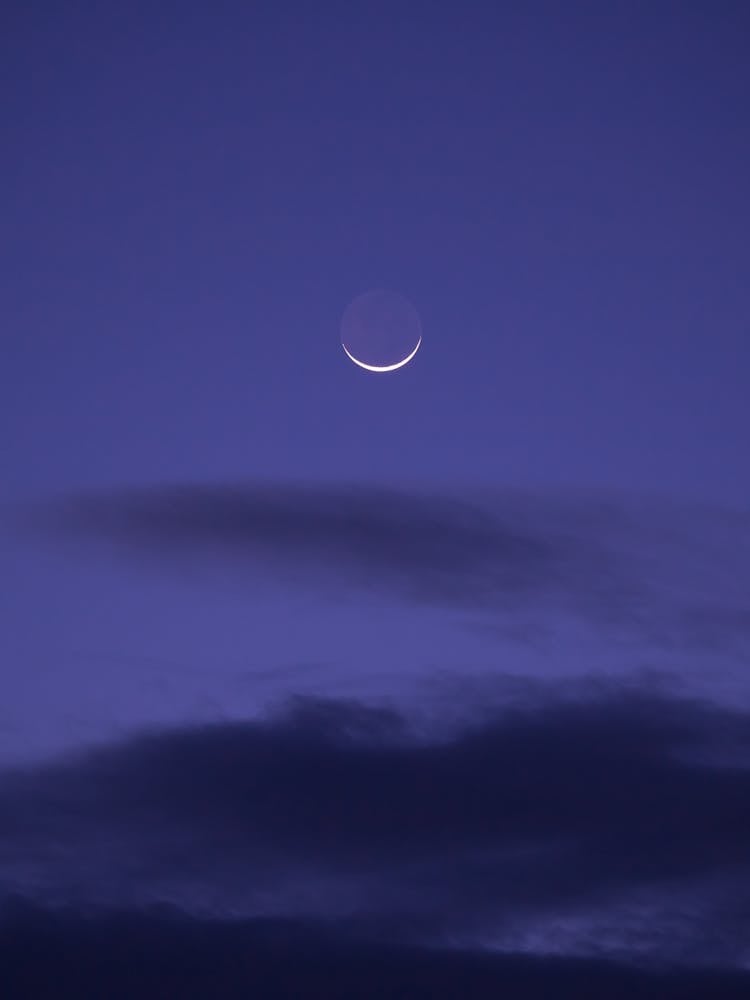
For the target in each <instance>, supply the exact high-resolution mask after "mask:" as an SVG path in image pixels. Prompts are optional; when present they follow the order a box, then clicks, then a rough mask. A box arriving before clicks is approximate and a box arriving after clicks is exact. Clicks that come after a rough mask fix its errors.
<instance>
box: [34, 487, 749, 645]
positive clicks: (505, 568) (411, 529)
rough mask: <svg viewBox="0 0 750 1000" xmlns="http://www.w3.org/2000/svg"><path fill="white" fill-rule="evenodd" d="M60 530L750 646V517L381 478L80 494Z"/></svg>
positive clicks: (507, 615)
mask: <svg viewBox="0 0 750 1000" xmlns="http://www.w3.org/2000/svg"><path fill="white" fill-rule="evenodd" d="M42 521H43V522H44V524H45V525H46V526H47V527H53V528H54V529H55V530H56V531H57V532H58V533H60V534H63V535H67V536H68V537H74V538H78V539H97V538H98V539H100V540H106V541H109V542H111V543H114V544H117V545H118V546H121V547H123V548H124V549H125V550H126V551H128V552H130V553H133V554H138V555H140V556H142V557H145V558H148V559H149V560H158V561H161V562H164V563H171V564H178V565H180V566H185V565H193V566H197V567H200V566H206V565H207V564H215V563H217V562H218V563H220V564H223V565H231V566H233V567H236V568H239V569H240V570H241V571H243V572H247V573H249V574H254V575H255V577H256V578H257V577H258V576H260V577H263V576H266V577H267V576H269V575H273V574H279V573H285V572H287V573H289V572H292V573H293V574H294V575H295V579H297V580H298V581H299V580H300V579H301V580H302V581H303V582H304V581H306V582H307V583H308V584H309V585H311V586H314V587H316V588H319V587H320V586H321V585H325V586H328V587H333V588H335V587H344V588H347V589H350V588H351V587H353V586H356V587H362V588H375V589H377V590H379V591H380V592H383V593H388V594H390V595H394V596H398V597H400V598H401V599H406V600H413V601H420V602H426V603H430V604H434V605H448V606H453V607H459V608H464V609H467V608H468V609H476V610H479V611H481V612H482V613H483V614H485V615H491V616H494V617H495V618H496V619H497V620H502V621H504V622H506V623H507V622H509V621H510V622H511V623H513V621H514V620H515V621H517V617H516V616H517V614H518V612H519V611H520V612H523V613H524V615H525V619H524V620H525V621H526V626H525V627H527V628H532V627H533V625H534V622H533V620H530V619H529V615H528V612H529V611H531V612H532V617H533V616H536V619H537V620H540V619H541V618H542V617H543V616H544V615H545V614H546V613H548V612H550V611H552V612H554V613H562V614H566V615H572V616H574V617H576V618H578V619H579V620H582V621H585V622H587V623H588V624H590V625H594V626H596V627H597V628H605V629H618V630H621V631H622V630H624V631H626V632H629V633H631V634H633V635H637V636H638V637H639V638H640V639H645V640H648V641H649V642H652V643H656V644H659V645H662V646H673V647H683V648H684V647H689V648H691V649H703V650H727V651H735V652H736V651H737V649H738V648H739V649H741V650H744V651H747V649H748V648H750V601H749V600H748V596H747V595H748V594H749V593H750V519H748V518H747V517H744V516H742V515H737V514H730V513H728V512H721V511H691V510H690V509H686V508H677V507H673V508H669V507H664V506H662V507H660V506H659V505H657V504H652V505H651V506H649V505H644V504H641V505H640V506H638V507H635V506H633V505H631V506H630V507H628V505H627V504H624V503H622V502H609V503H604V502H602V501H601V500H599V501H595V500H592V499H587V500H581V499H579V500H571V499H570V498H568V499H566V498H563V497H555V496H546V497H541V498H540V497H531V496H529V497H521V496H514V497H511V496H510V495H505V496H502V495H500V496H496V497H495V498H494V499H492V500H491V501H489V500H487V499H485V500H484V501H481V502H480V500H478V499H476V498H474V499H472V498H467V497H463V498H460V497H456V496H450V497H449V496H438V495H434V494H425V493H409V492H404V491H396V490H385V489H376V488H365V487H359V488H344V487H333V486H331V487H325V488H324V487H318V488H313V487H305V486H282V485H276V486H252V485H245V486H229V485H225V486H222V485H217V486H200V485H193V486H190V485H185V486H175V487H169V488H166V487H164V488H152V489H141V490H130V491H121V492H118V493H110V494H106V495H105V494H102V495H88V496H83V497H77V498H70V499H69V500H67V501H65V502H62V503H60V504H58V505H55V506H53V507H52V508H48V509H47V510H46V512H45V514H44V517H43V518H41V519H39V520H37V522H36V523H37V524H39V523H41V522H42Z"/></svg>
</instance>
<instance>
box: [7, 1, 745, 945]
mask: <svg viewBox="0 0 750 1000" xmlns="http://www.w3.org/2000/svg"><path fill="white" fill-rule="evenodd" d="M3 20H4V25H3V28H2V29H1V30H0V34H1V35H2V40H0V66H2V70H1V77H0V83H1V85H2V91H3V94H4V97H3V101H2V106H1V107H0V134H1V135H2V139H3V143H2V146H3V168H2V185H1V186H0V209H1V210H0V217H1V219H2V221H1V223H0V225H1V227H2V239H1V240H0V275H1V276H2V277H1V278H0V334H1V335H2V356H1V358H0V390H1V391H0V454H1V455H2V478H1V480H0V511H3V512H4V513H3V519H2V522H0V544H1V545H2V548H3V554H4V555H3V559H4V564H5V566H6V571H5V573H4V574H3V579H2V580H1V581H0V626H1V627H0V670H1V671H2V674H1V676H2V701H1V705H0V764H4V765H6V766H15V765H17V764H18V763H19V762H22V761H35V762H37V765H38V766H41V765H39V764H38V762H39V761H40V760H44V759H52V758H53V757H54V756H55V755H56V754H58V753H59V752H61V751H63V750H66V751H69V750H75V749H77V748H80V747H83V746H87V745H89V744H91V743H96V744H102V743H107V742H108V741H112V740H114V739H118V738H121V737H129V736H130V735H132V734H134V733H137V732H138V731H139V730H140V728H141V727H142V726H144V725H155V726H157V727H184V726H190V725H193V724H196V723H199V722H203V721H207V720H208V721H212V722H219V723H223V724H226V725H227V726H229V725H230V723H231V722H241V721H243V720H245V721H246V720H254V719H258V718H259V717H260V716H261V715H262V714H263V713H264V712H265V711H266V709H267V707H268V705H269V704H278V703H279V701H280V700H283V699H284V698H286V697H288V696H300V695H312V696H315V697H320V698H337V697H339V696H342V695H344V696H346V697H349V698H355V699H359V700H360V701H361V702H362V703H364V704H368V705H372V704H377V705H383V704H385V705H388V706H390V707H392V708H395V709H397V710H398V711H406V712H408V713H416V715H417V717H419V718H420V719H422V722H423V723H425V724H428V720H430V719H434V718H435V716H437V717H439V718H440V719H441V720H442V722H443V723H444V722H445V721H446V719H447V718H448V717H451V718H453V719H454V720H455V718H464V716H465V713H468V714H469V715H472V713H475V712H477V711H479V707H480V706H482V705H483V706H484V707H485V708H486V707H487V706H488V705H489V704H494V703H495V701H496V700H498V701H499V702H503V703H504V699H506V698H507V697H508V691H509V690H514V691H515V690H516V687H514V685H516V686H517V685H519V684H520V685H521V686H522V688H523V690H526V687H527V686H528V685H531V686H532V688H533V689H534V690H537V689H536V687H535V685H541V686H542V687H543V688H544V691H548V690H550V689H551V690H554V691H555V692H556V696H559V695H560V694H561V693H562V694H563V695H564V694H565V692H567V691H568V690H569V689H570V690H572V689H573V688H574V689H575V690H576V691H586V692H588V695H590V696H591V697H594V696H595V695H596V697H599V695H600V694H601V685H605V687H606V685H607V684H610V683H612V682H613V681H615V680H617V682H618V683H621V684H623V685H626V686H628V690H630V687H629V686H632V685H636V686H641V687H643V688H645V689H647V690H648V691H649V692H650V695H649V696H651V695H653V694H654V692H658V693H659V695H658V696H659V697H661V694H662V693H663V691H664V690H666V689H669V690H670V691H672V692H674V691H677V692H679V693H682V694H685V693H687V694H690V695H691V696H696V695H697V696H698V697H700V698H701V699H703V700H704V701H705V704H709V703H713V702H717V703H719V704H721V705H723V706H725V707H726V706H731V707H733V708H736V709H738V710H742V711H748V712H750V679H749V678H748V673H747V671H748V666H750V605H749V604H748V594H749V593H750V508H749V506H748V497H749V496H750V461H748V453H749V451H750V449H749V448H748V441H749V439H750V244H749V243H748V233H750V184H749V183H748V178H749V177H750V128H749V127H748V107H750V69H749V68H748V57H747V38H748V30H749V29H750V20H749V19H748V13H747V11H746V10H745V9H744V6H743V5H742V4H740V3H732V2H726V0H721V2H718V3H714V4H708V3H697V2H695V3H694V2H687V0H685V2H676V0H674V2H672V0H659V2H649V3H646V2H641V0H631V2H628V3H607V4H596V3H585V2H578V0H576V2H573V3H569V4H568V3H566V4H561V3H554V2H551V0H549V2H543V0H538V2H532V3H512V4H502V5H496V4H495V5H493V4H478V3H477V4H469V5H468V6H467V5H463V4H462V5H460V4H437V5H432V6H430V7H429V8H428V7H424V9H422V7H420V6H419V5H410V4H406V5H400V6H397V5H394V6H393V7H389V6H388V5H385V6H384V5H382V4H369V3H363V4H343V3H333V2H328V3H325V4H321V5H317V6H315V5H309V8H308V7H305V6H304V5H301V4H286V3H281V4H278V5H276V4H264V3H253V4H240V3H232V2H218V3H215V4H212V5H200V4H196V3H192V2H186V3H183V4H181V5H180V6H179V8H178V7H176V6H175V7H174V9H163V8H162V7H160V6H159V5H149V4H145V3H135V4H131V5H127V7H126V8H123V9H122V10H120V9H119V8H118V9H116V5H115V6H112V5H106V4H105V5H94V4H89V3H73V4H66V5H59V6H55V5H49V4H42V5H22V4H13V5H12V9H11V12H10V14H9V15H7V14H6V15H5V16H4V19H3ZM373 288H391V289H395V290H397V291H398V292H400V293H402V294H403V295H406V296H407V297H408V298H409V299H410V300H411V301H412V302H413V303H414V305H415V306H416V308H417V310H418V311H419V315H420V318H421V322H422V328H423V343H422V347H421V349H420V351H419V353H418V354H417V356H416V358H415V359H414V361H413V362H412V363H410V364H409V365H408V366H407V367H406V368H405V369H403V370H401V371H399V372H396V373H394V374H391V375H382V376H373V375H369V374H367V373H365V372H363V371H361V370H359V369H357V368H356V367H355V366H354V365H352V364H351V363H350V362H349V361H348V360H347V359H346V357H345V356H344V354H343V352H342V350H341V346H340V340H339V324H340V320H341V315H342V313H343V310H344V309H345V307H346V305H347V303H348V302H350V301H351V300H352V299H353V298H354V297H355V296H357V295H359V294H361V293H363V292H365V291H367V290H369V289H373ZM550 685H551V688H550ZM607 690H609V688H607ZM493 692H494V693H493ZM546 697H547V696H546V695H545V698H546ZM607 697H609V695H608V696H607ZM744 724H746V721H745V723H744ZM428 728H429V725H428ZM165 731H167V732H168V731H171V729H169V728H167V729H165ZM175 731H179V729H177V730H175ZM698 742H700V741H698ZM630 745H631V744H630V743H628V746H630ZM243 752H244V751H243ZM743 759H744V758H743ZM745 763H746V762H745ZM50 766H51V765H50ZM40 780H41V779H40ZM71 780H72V779H71ZM81 780H83V778H81ZM280 780H281V779H280ZM0 792H2V790H1V789H0ZM436 822H438V821H437V820H436ZM9 856H13V857H14V855H12V852H11V854H10V855H9ZM35 863H36V862H35ZM45 863H46V862H45ZM2 864H3V862H2V858H1V856H0V888H2V887H3V886H6V887H7V885H8V884H10V883H9V882H3V881H2V880H3V879H7V875H6V874H4V873H5V871H6V870H5V869H3V867H2ZM8 864H9V865H10V868H8V869H7V870H8V871H10V870H13V871H16V872H17V871H20V870H22V868H23V866H22V865H21V867H20V868H19V867H18V865H20V862H18V863H16V862H13V863H12V864H11V863H10V862H9V863H8ZM40 864H41V862H40ZM13 865H16V867H15V868H14V867H13ZM42 867H44V866H43V865H42ZM53 867H54V866H53ZM23 870H25V869H23ZM45 870H46V869H45ZM50 870H51V869H50ZM66 870H67V869H66ZM212 871H213V869H212ZM316 871H317V875H316V876H315V877H316V878H317V877H320V878H321V879H323V882H325V884H326V885H328V889H326V890H320V889H319V888H318V889H317V890H315V891H313V889H311V890H310V891H311V895H312V896H314V897H315V898H316V899H319V898H322V897H326V892H327V893H328V896H327V897H326V898H329V899H333V898H334V897H335V898H336V899H339V897H338V896H337V892H338V891H339V889H340V891H341V893H342V894H343V895H342V896H341V898H342V899H344V900H346V899H348V898H349V896H347V892H351V891H354V890H352V889H351V886H350V885H349V884H348V883H346V879H344V880H343V882H341V883H339V882H337V881H336V879H338V878H339V875H340V873H339V875H336V876H335V878H334V876H332V875H331V874H330V872H328V873H327V874H326V875H325V876H323V875H321V874H320V871H318V870H317V869H316ZM329 876H330V879H332V880H333V881H332V882H331V883H330V884H329V883H328V882H326V881H325V880H326V879H328V878H329ZM14 877H15V876H14ZM49 877H50V879H51V880H52V882H53V883H55V885H57V883H56V882H55V879H56V878H57V877H58V876H57V875H50V876H49ZM65 877H67V876H65ZM71 877H72V876H71ZM305 877H307V876H305ZM311 877H312V876H311ZM60 878H63V877H62V876H60ZM169 878H171V876H170V877H169ZM169 878H167V879H166V882H165V884H167V883H168V884H169V886H170V888H169V889H168V890H165V893H166V896H167V897H168V898H170V899H174V898H179V900H180V901H181V903H180V905H185V906H186V907H187V908H188V909H190V907H191V906H193V905H194V900H195V898H197V897H200V895H201V892H202V891H204V894H205V892H207V891H208V890H205V886H204V887H203V889H195V890H194V888H190V889H185V891H184V893H183V891H182V890H180V891H178V890H177V889H175V888H174V885H173V884H172V882H170V880H169ZM222 878H223V876H222ZM222 878H219V877H218V876H216V874H215V872H214V874H212V875H210V876H209V875H207V876H206V880H207V882H211V880H212V879H214V882H212V883H211V884H212V885H213V889H214V890H216V892H217V893H218V896H219V897H221V892H220V891H219V889H218V888H217V886H218V885H219V883H221V884H222V885H223V883H222ZM342 878H343V876H342ZM11 881H12V879H11ZM74 881H75V880H74ZM303 881H304V879H303ZM313 881H314V879H313ZM63 883H64V884H65V885H67V884H68V883H65V880H64V878H63V881H62V882H61V883H60V885H63ZM334 883H335V884H336V886H338V889H334V888H331V886H332V885H333V884H334ZM344 883H346V885H345V884H344ZM22 884H23V879H21V880H20V882H19V885H22ZM76 884H77V886H78V887H77V889H76V890H75V891H73V890H72V889H70V894H71V898H75V899H77V898H78V895H77V893H78V894H79V895H81V896H82V897H86V892H85V891H83V889H81V885H82V884H83V883H81V884H78V883H76ZM118 884H119V883H118ZM316 884H317V883H316ZM690 884H691V885H692V884H693V883H692V882H691V883H690ZM60 885H58V887H57V890H56V891H59V892H60V893H61V894H62V895H63V896H65V893H66V892H67V891H68V889H60ZM639 885H640V883H639ZM183 889H184V887H183ZM360 889H361V887H360ZM641 890H642V891H643V893H644V894H645V895H643V896H641V897H639V900H640V901H639V902H634V901H633V900H628V901H627V903H624V902H622V900H621V899H620V897H618V898H617V901H616V902H613V903H612V909H611V910H608V909H607V905H608V904H607V903H606V902H605V904H602V905H604V910H603V911H601V912H600V911H599V910H596V907H595V906H594V904H593V903H592V902H591V901H590V900H588V901H587V902H586V904H585V906H584V908H583V911H580V910H576V906H578V904H577V903H575V905H574V902H575V901H574V902H572V903H570V908H569V909H565V907H566V906H568V903H569V902H570V901H566V902H565V905H563V902H560V901H559V900H558V902H560V907H561V909H560V910H559V912H560V913H562V912H563V911H564V913H565V920H566V921H567V923H565V927H567V928H569V929H570V933H569V935H568V937H565V935H564V934H563V935H562V938H564V941H563V943H562V944H560V943H559V942H558V944H557V945H555V946H554V948H556V949H557V950H558V951H561V952H562V953H565V954H567V952H568V950H570V951H574V952H575V951H580V952H582V953H588V946H587V945H586V942H589V944H590V943H591V940H594V941H598V942H600V943H601V942H603V941H604V940H605V938H606V940H607V941H609V940H610V938H608V937H607V934H608V933H614V934H615V938H617V940H618V941H621V940H625V938H628V935H629V934H630V930H629V928H630V924H629V923H628V922H629V921H635V923H636V924H638V921H639V920H640V918H639V917H638V916H637V913H638V912H640V911H639V910H638V906H642V907H645V911H647V912H648V913H653V912H655V910H654V907H656V911H658V908H659V906H661V905H662V904H663V905H664V906H666V907H667V909H669V907H670V906H672V905H673V904H674V906H677V904H676V903H674V900H673V899H672V897H670V899H669V901H668V904H667V903H664V901H663V899H662V897H661V896H659V900H660V902H659V903H658V905H657V903H655V902H654V897H653V893H654V892H656V890H654V888H653V886H646V888H643V886H641V888H640V889H639V891H641ZM118 891H119V890H118ZM269 891H270V890H269ZM357 891H360V890H357ZM691 891H692V890H691ZM649 893H651V895H649ZM170 894H171V895H170ZM157 895H158V894H157ZM270 895H271V896H273V892H270ZM355 895H356V892H355ZM251 896H252V894H251ZM657 896H658V892H657ZM188 897H189V898H190V900H192V901H193V902H190V903H186V902H185V899H187V898H188ZM217 898H218V897H217ZM221 898H223V897H221ZM250 898H251V897H247V898H246V899H245V902H244V904H243V903H237V902H236V901H234V902H233V903H232V904H231V905H233V906H234V905H237V906H238V907H239V910H240V911H242V912H243V913H245V912H248V913H251V914H255V913H256V912H259V911H257V904H256V902H248V899H250ZM269 898H270V897H269ZM275 898H276V902H277V903H278V906H279V907H280V908H281V911H282V912H286V910H284V906H285V905H286V903H285V902H283V901H284V900H287V899H288V896H287V895H286V894H285V891H282V890H278V893H277V896H276V897H275ZM368 898H369V897H368ZM691 898H692V897H691ZM712 898H713V897H712ZM252 899H253V900H255V896H252ZM560 899H562V896H561V897H560ZM566 899H567V897H566ZM279 900H282V902H279ZM704 902H705V897H703V896H701V902H700V905H699V904H695V905H696V906H698V907H699V909H700V907H701V906H703V903H704ZM222 905H223V904H222ZM227 905H229V904H227ZM243 905H244V906H245V909H244V910H243ZM290 905H291V911H290V912H292V913H293V914H296V913H297V911H296V910H295V908H294V907H295V906H296V905H297V904H296V903H295V904H293V905H292V904H290ZM332 905H333V904H332ZM336 905H338V903H337V904H336ZM342 905H343V904H342ZM383 905H384V906H385V903H383ZM394 905H395V904H394ZM399 905H401V904H400V903H399ZM439 905H442V904H439ZM597 905H598V904H597ZM690 905H691V906H692V905H693V903H691V904H690ZM744 905H747V904H744ZM618 907H619V909H618ZM623 907H625V909H627V913H626V912H625V909H623ZM302 909H303V910H305V908H304V906H303V907H302ZM677 909H679V906H677ZM687 909H688V910H689V909H690V906H688V907H687ZM574 911H575V912H574ZM645 911H644V912H645ZM306 912H307V911H306V910H305V913H306ZM399 912H400V911H399ZM555 912H558V911H553V913H555ZM659 912H661V911H659ZM669 912H670V913H671V912H672V911H671V910H670V911H669ZM680 912H681V913H683V911H682V910H681V911H680ZM581 913H582V914H583V915H581ZM701 913H705V908H704V909H702V910H701ZM602 914H603V915H602ZM634 914H635V915H634ZM527 916H528V914H527ZM683 916H684V913H683ZM548 919H549V912H548V911H547V910H545V913H544V914H542V913H541V911H539V913H537V912H536V911H534V912H533V913H532V914H531V916H530V917H529V922H528V924H526V923H524V924H523V930H518V928H516V930H515V931H514V932H513V933H511V932H510V931H509V930H508V928H507V926H506V927H505V928H504V930H503V931H502V933H500V932H499V931H498V932H497V935H498V936H497V939H498V940H501V941H502V942H505V944H506V945H507V946H510V945H509V944H508V942H510V943H511V944H512V946H513V947H522V948H523V949H530V950H531V951H536V950H545V947H547V946H548V945H549V941H550V940H551V938H550V933H551V932H550V930H549V927H548V925H547V923H545V921H547V920H548ZM554 919H555V920H557V919H558V918H557V917H555V918H554ZM644 919H646V918H644ZM664 919H665V921H667V923H669V920H672V916H669V917H665V918H664ZM576 921H578V923H577V922H576ZM597 921H599V922H598V923H597ZM608 921H609V923H608ZM646 922H648V921H646ZM610 924H611V925H612V926H614V927H615V928H616V932H611V927H610ZM519 926H520V925H519ZM669 926H672V925H671V924H669ZM582 927H584V929H583V930H581V928H582ZM592 927H593V928H594V930H592V929H591V928H592ZM607 927H609V928H610V929H609V931H608V930H607ZM475 932H476V933H475ZM462 933H463V931H462ZM466 934H468V935H469V937H471V936H472V935H474V937H473V938H472V940H474V938H476V937H477V935H478V936H479V937H480V938H482V940H484V941H485V942H486V941H487V940H488V939H492V937H493V932H491V931H488V930H487V929H486V928H484V927H483V928H481V933H479V931H476V928H475V929H474V930H472V931H471V932H470V931H466ZM514 934H515V936H514ZM618 935H619V937H618ZM677 937H679V935H677ZM628 940H630V938H628ZM680 940H683V939H682V938H680ZM540 941H542V942H545V941H546V942H547V946H545V945H544V944H543V943H542V944H541V945H540V944H539V942H540ZM571 942H572V943H571ZM581 942H583V943H581ZM601 947H602V949H603V950H604V951H607V948H608V947H609V945H605V944H602V945H601ZM615 950H616V949H615ZM626 950H627V949H626ZM738 955H739V953H733V954H732V955H731V956H730V957H727V956H724V957H723V958H722V961H723V960H724V958H726V960H727V962H728V964H730V965H737V964H744V963H746V962H750V958H748V957H747V954H746V953H744V954H743V955H742V956H739V957H738Z"/></svg>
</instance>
